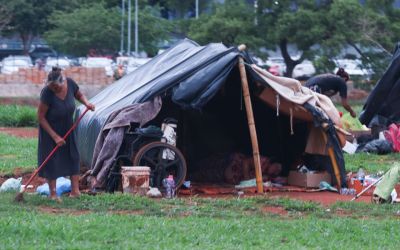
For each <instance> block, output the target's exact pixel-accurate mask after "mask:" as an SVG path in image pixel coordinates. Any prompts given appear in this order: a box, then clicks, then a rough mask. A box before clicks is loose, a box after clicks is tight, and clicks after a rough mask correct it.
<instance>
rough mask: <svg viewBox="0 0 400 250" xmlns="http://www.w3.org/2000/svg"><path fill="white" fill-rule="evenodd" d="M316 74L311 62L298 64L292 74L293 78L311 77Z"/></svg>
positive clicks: (305, 61)
mask: <svg viewBox="0 0 400 250" xmlns="http://www.w3.org/2000/svg"><path fill="white" fill-rule="evenodd" d="M315 73H316V70H315V67H314V65H313V64H312V62H311V61H308V60H304V61H303V62H301V63H300V64H297V65H296V66H295V67H294V69H293V73H292V77H293V78H299V77H307V78H308V77H311V76H313V75H314V74H315Z"/></svg>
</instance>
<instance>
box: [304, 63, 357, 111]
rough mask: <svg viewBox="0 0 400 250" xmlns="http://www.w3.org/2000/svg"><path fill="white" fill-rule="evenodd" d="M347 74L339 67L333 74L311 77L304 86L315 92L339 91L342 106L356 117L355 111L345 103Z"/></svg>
mask: <svg viewBox="0 0 400 250" xmlns="http://www.w3.org/2000/svg"><path fill="white" fill-rule="evenodd" d="M349 79H350V78H349V74H347V72H346V71H345V70H344V69H343V68H339V70H338V71H337V72H336V75H334V74H321V75H316V76H314V77H311V78H310V79H309V80H308V81H307V82H306V84H305V86H306V87H307V88H309V89H311V90H313V91H315V92H317V93H320V94H323V95H326V96H329V97H330V96H333V95H335V94H336V93H338V92H339V95H340V98H341V102H342V106H343V107H344V108H345V109H346V110H347V111H349V113H350V115H351V116H352V117H356V112H354V110H353V109H352V108H351V107H350V105H349V104H348V103H347V85H346V82H347V81H348V80H349Z"/></svg>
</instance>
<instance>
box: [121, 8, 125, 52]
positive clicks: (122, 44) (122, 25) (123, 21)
mask: <svg viewBox="0 0 400 250" xmlns="http://www.w3.org/2000/svg"><path fill="white" fill-rule="evenodd" d="M124 24H125V0H121V47H120V53H121V54H123V53H124Z"/></svg>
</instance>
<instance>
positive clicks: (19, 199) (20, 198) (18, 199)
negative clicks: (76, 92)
mask: <svg viewBox="0 0 400 250" xmlns="http://www.w3.org/2000/svg"><path fill="white" fill-rule="evenodd" d="M88 111H89V109H88V108H86V110H85V112H83V113H82V114H81V115H80V116H79V118H78V120H76V121H75V123H74V124H73V125H72V127H71V128H70V129H69V130H68V132H67V133H66V134H65V135H64V137H63V139H64V141H65V140H66V139H67V137H68V136H69V135H70V134H71V133H72V131H74V129H75V128H76V126H78V124H79V122H80V121H81V120H82V118H83V116H84V115H85V114H86V113H87V112H88ZM59 147H60V146H59V145H56V146H55V147H54V149H53V150H52V151H51V152H50V154H49V155H48V156H47V157H46V159H45V160H44V161H43V162H42V164H40V166H39V167H38V168H37V169H36V170H35V172H33V174H32V175H31V177H30V178H29V180H28V182H27V183H26V184H25V186H24V187H23V188H22V189H21V191H20V192H19V193H18V194H17V195H16V196H15V201H16V202H22V201H24V192H25V189H26V187H27V186H28V185H29V184H30V183H31V182H32V180H33V178H35V176H36V175H37V174H38V173H39V171H40V170H41V169H42V168H43V167H44V166H45V165H46V163H47V162H48V161H49V160H50V158H51V157H52V156H53V155H54V153H55V152H56V151H57V149H58V148H59Z"/></svg>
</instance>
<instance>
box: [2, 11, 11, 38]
mask: <svg viewBox="0 0 400 250" xmlns="http://www.w3.org/2000/svg"><path fill="white" fill-rule="evenodd" d="M10 20H11V12H10V10H8V8H7V7H6V6H0V33H1V31H2V30H3V29H4V27H6V25H8V23H9V22H10Z"/></svg>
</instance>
